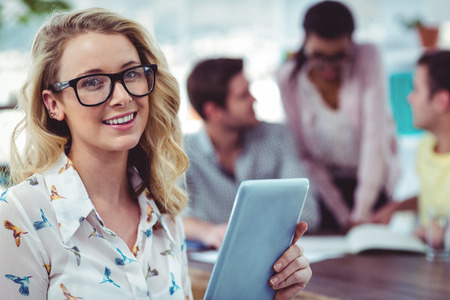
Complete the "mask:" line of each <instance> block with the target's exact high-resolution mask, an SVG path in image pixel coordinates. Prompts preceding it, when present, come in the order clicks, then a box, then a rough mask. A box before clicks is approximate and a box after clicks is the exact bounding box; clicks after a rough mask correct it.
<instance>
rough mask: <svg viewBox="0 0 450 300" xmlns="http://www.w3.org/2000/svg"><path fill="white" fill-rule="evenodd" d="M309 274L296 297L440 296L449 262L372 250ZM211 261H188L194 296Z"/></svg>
mask: <svg viewBox="0 0 450 300" xmlns="http://www.w3.org/2000/svg"><path fill="white" fill-rule="evenodd" d="M311 268H312V271H313V277H312V279H311V280H310V282H309V283H308V285H307V287H306V288H305V290H304V291H303V292H301V293H300V294H299V296H298V297H296V299H316V300H320V299H324V300H325V299H369V300H370V299H377V300H378V299H396V300H403V299H404V300H413V299H428V300H441V299H442V300H443V299H449V295H450V284H449V280H450V262H448V263H430V262H428V261H426V259H425V257H424V256H423V255H417V254H409V253H399V252H385V251H383V252H372V253H365V254H359V255H348V256H345V257H342V258H337V259H330V260H325V261H321V262H317V263H314V264H311ZM211 270H212V265H208V264H204V263H197V262H193V261H192V262H191V263H190V274H191V281H192V289H193V292H194V297H195V299H201V297H202V292H203V293H204V289H205V288H206V285H207V283H208V279H209V275H210V272H211Z"/></svg>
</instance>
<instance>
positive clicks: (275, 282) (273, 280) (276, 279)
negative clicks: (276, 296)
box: [270, 277, 278, 286]
mask: <svg viewBox="0 0 450 300" xmlns="http://www.w3.org/2000/svg"><path fill="white" fill-rule="evenodd" d="M277 282H278V277H273V278H271V279H270V283H272V286H275V284H277Z"/></svg>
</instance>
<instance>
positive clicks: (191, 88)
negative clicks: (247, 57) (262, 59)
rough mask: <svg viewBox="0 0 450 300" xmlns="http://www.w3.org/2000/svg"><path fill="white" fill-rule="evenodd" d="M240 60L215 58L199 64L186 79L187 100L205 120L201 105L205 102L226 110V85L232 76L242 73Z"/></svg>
mask: <svg viewBox="0 0 450 300" xmlns="http://www.w3.org/2000/svg"><path fill="white" fill-rule="evenodd" d="M243 65H244V64H243V61H242V59H233V58H216V59H207V60H203V61H201V62H199V63H198V64H197V65H196V66H195V67H194V69H193V70H192V72H191V74H190V75H189V77H188V79H187V93H188V96H189V100H190V102H191V104H192V106H193V107H194V109H195V110H196V111H197V113H198V114H199V115H200V116H201V117H202V118H203V119H204V120H205V119H206V116H205V114H204V111H203V105H204V104H205V102H207V101H211V102H214V103H215V104H216V105H217V106H219V107H223V108H226V98H227V96H228V84H229V82H230V80H231V78H232V77H233V76H235V75H236V74H238V73H240V72H242V71H243V68H244V66H243Z"/></svg>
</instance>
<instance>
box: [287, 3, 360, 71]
mask: <svg viewBox="0 0 450 300" xmlns="http://www.w3.org/2000/svg"><path fill="white" fill-rule="evenodd" d="M302 25H303V29H304V31H305V34H306V36H307V35H308V34H311V33H314V34H317V35H318V36H319V37H321V38H324V39H335V38H339V37H342V36H346V35H348V36H350V37H351V36H352V34H353V31H354V30H355V21H354V19H353V15H352V13H351V11H350V9H349V8H348V7H347V6H345V5H344V4H342V3H340V2H337V1H322V2H319V3H317V4H315V5H313V6H311V7H310V8H309V9H308V11H307V12H306V14H305V17H304V18H303V23H302ZM305 62H306V56H305V54H304V50H303V47H302V48H301V49H300V51H299V52H298V53H297V56H296V63H295V68H294V71H293V72H292V76H295V75H297V73H298V72H299V71H300V69H301V68H302V66H303V65H304V63H305Z"/></svg>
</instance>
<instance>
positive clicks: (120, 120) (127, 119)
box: [105, 114, 134, 125]
mask: <svg viewBox="0 0 450 300" xmlns="http://www.w3.org/2000/svg"><path fill="white" fill-rule="evenodd" d="M133 119H134V114H131V115H128V116H126V117H123V118H117V119H112V120H107V121H105V123H106V124H108V125H113V124H114V125H117V124H123V123H128V122H130V121H131V120H133Z"/></svg>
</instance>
